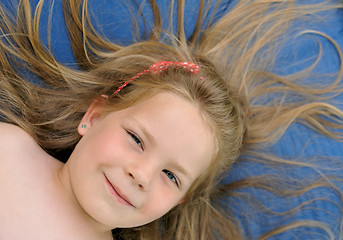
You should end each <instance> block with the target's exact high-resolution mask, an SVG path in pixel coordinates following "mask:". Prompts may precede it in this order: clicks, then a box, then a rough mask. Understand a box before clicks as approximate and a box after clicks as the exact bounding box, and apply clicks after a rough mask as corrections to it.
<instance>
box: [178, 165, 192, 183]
mask: <svg viewBox="0 0 343 240" xmlns="http://www.w3.org/2000/svg"><path fill="white" fill-rule="evenodd" d="M173 166H174V168H175V169H176V170H177V171H178V172H180V173H181V174H182V175H183V176H184V177H185V178H187V179H188V181H189V182H190V183H191V182H192V181H193V178H192V176H191V174H190V173H189V172H188V171H187V170H186V169H185V168H184V167H183V166H182V165H181V164H180V163H179V162H177V161H175V162H173ZM181 185H182V183H181Z"/></svg>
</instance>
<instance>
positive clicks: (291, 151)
mask: <svg viewBox="0 0 343 240" xmlns="http://www.w3.org/2000/svg"><path fill="white" fill-rule="evenodd" d="M125 2H126V1H118V0H117V1H115V0H113V1H101V0H92V1H90V9H92V15H93V16H96V17H95V18H94V19H93V24H94V25H96V26H97V29H99V31H101V32H102V34H103V35H104V36H106V37H107V38H108V39H109V40H112V41H115V42H117V43H118V42H119V43H122V44H129V43H131V42H132V41H133V40H132V23H131V21H130V13H129V12H128V11H126V10H125V9H126V8H125ZM128 2H129V1H128ZM158 2H159V3H160V7H161V9H162V12H163V11H165V12H167V10H168V2H169V1H158ZM2 3H3V4H5V5H6V6H8V7H9V9H13V7H11V5H12V4H13V3H11V1H9V0H8V1H6V0H2ZM196 3H197V0H189V1H187V4H186V12H187V14H185V17H186V19H185V23H186V33H187V36H189V35H190V33H191V32H192V30H193V28H194V26H195V20H196V14H197V9H196V8H194V6H196V5H197V4H196ZM35 4H36V1H32V5H35ZM46 5H47V6H46V7H45V8H44V10H43V17H42V24H41V37H42V39H43V42H44V43H45V44H46V45H48V37H47V36H48V34H49V28H47V27H46V26H47V24H48V22H49V18H48V16H49V11H50V10H51V9H50V8H49V4H46ZM233 6H234V1H229V0H227V1H223V2H222V3H221V5H220V6H219V8H218V10H217V11H216V14H215V15H214V19H219V18H220V17H221V16H222V15H223V14H225V13H226V12H227V11H229V10H230V8H232V7H233ZM52 11H53V13H52V15H51V16H52V18H51V23H52V27H51V29H52V31H51V32H50V34H51V49H52V52H53V54H54V55H55V57H56V58H57V59H58V60H59V61H61V62H63V63H65V64H67V65H69V66H72V67H76V63H75V60H74V57H73V55H72V51H71V47H70V45H69V40H68V37H67V32H66V28H65V22H64V19H63V13H62V6H61V2H60V1H56V2H55V6H54V8H53V9H52ZM144 11H145V14H146V26H147V29H151V25H152V22H153V21H152V13H151V10H150V9H149V8H148V7H146V8H144ZM342 13H343V12H342V10H330V11H328V12H325V13H322V14H321V16H322V19H318V21H316V22H304V21H302V22H296V23H294V27H297V26H298V25H299V24H302V29H307V30H315V31H320V32H322V33H324V34H327V35H328V36H330V37H331V38H332V39H333V40H334V41H336V42H337V43H338V45H339V46H340V47H341V48H342V49H343V14H342ZM161 15H162V16H165V15H163V14H161ZM209 15H210V14H209ZM167 17H168V16H166V18H167ZM140 23H141V25H140V28H141V29H143V27H144V24H143V20H142V21H140ZM141 33H142V34H143V31H142V32H141ZM319 43H320V44H321V45H322V47H323V52H324V54H323V56H322V58H321V60H320V61H319V63H318V65H317V67H316V68H315V70H314V72H315V73H332V72H336V71H337V70H338V67H339V66H338V64H339V61H338V54H337V51H336V50H335V49H334V47H333V45H332V43H330V41H328V40H327V39H325V38H324V37H321V36H318V35H317V36H316V35H315V34H314V33H310V32H308V33H304V34H303V35H301V36H297V35H296V33H290V36H289V40H288V41H287V42H286V43H285V46H284V47H283V49H282V51H281V52H280V53H279V56H278V61H277V64H276V67H275V69H274V71H275V72H277V73H278V74H281V75H286V74H289V73H293V72H296V71H299V70H301V69H303V68H305V67H308V66H310V65H311V64H312V63H313V62H314V61H315V60H316V57H317V56H318V53H319V45H318V44H319ZM299 62H300V63H299ZM295 63H298V64H295ZM308 81H309V83H311V84H314V83H315V82H316V81H332V79H330V78H329V77H327V78H320V79H316V78H311V79H309V80H308ZM334 100H335V105H336V106H337V107H339V108H341V109H343V105H342V104H343V96H337V97H336V98H335V99H334ZM270 151H272V152H273V153H274V154H276V155H278V156H282V157H285V158H289V159H293V158H301V159H304V161H305V162H306V161H307V162H311V161H316V162H318V164H319V165H320V166H321V167H323V168H322V169H318V170H317V171H316V170H315V169H311V168H306V167H303V168H284V169H282V170H281V171H282V173H283V174H287V175H290V176H293V177H294V178H298V179H301V178H304V179H306V176H309V175H311V176H313V175H318V176H319V175H320V173H321V172H323V173H325V172H330V173H331V174H334V175H337V176H341V177H342V176H343V169H342V167H341V166H340V165H339V164H338V163H337V161H332V158H335V159H339V160H342V161H341V162H342V163H343V143H340V142H338V141H335V140H332V139H329V138H327V137H323V136H321V135H318V134H317V133H315V132H314V131H313V130H311V129H309V128H307V127H305V126H303V125H301V124H293V125H292V126H291V127H290V129H289V130H288V131H287V132H286V134H285V135H284V136H283V137H282V138H281V139H280V141H279V142H278V143H277V144H276V145H275V146H273V147H272V148H271V149H270ZM316 156H321V157H320V158H318V157H316ZM324 168H326V169H324ZM266 171H269V170H268V169H267V168H266V167H265V166H260V165H258V164H255V165H251V164H242V165H239V166H238V165H237V166H235V169H234V170H233V171H232V173H231V174H230V176H228V178H227V179H228V180H234V179H239V178H242V177H245V176H251V175H258V174H263V173H264V172H266ZM340 190H341V191H343V186H341V188H340ZM247 191H251V192H252V194H254V195H255V196H256V197H257V198H258V199H260V200H261V201H263V202H264V203H265V204H266V205H268V206H270V207H271V209H273V210H274V211H276V212H281V211H284V210H287V209H289V208H290V207H294V206H297V205H298V204H301V203H303V202H305V201H307V200H311V199H317V200H316V201H313V202H312V203H310V204H309V205H307V206H306V207H304V208H300V209H299V210H298V211H297V212H296V213H295V214H293V215H292V216H291V217H290V218H284V217H282V216H280V217H277V216H274V215H268V214H259V213H253V210H252V209H250V207H249V205H245V204H244V203H240V202H235V200H234V199H231V200H228V201H231V203H230V204H231V205H232V206H233V207H232V209H231V210H232V211H233V212H234V213H235V214H236V215H237V216H238V218H239V219H240V221H241V225H242V228H243V230H244V232H245V234H246V235H247V236H248V238H249V239H254V238H256V237H257V236H259V235H260V234H262V233H264V232H265V231H267V230H269V229H272V228H273V227H275V226H279V225H282V224H287V223H288V222H291V221H297V220H303V219H306V220H320V221H322V222H324V223H326V224H327V225H328V228H329V229H331V231H332V236H331V237H333V238H334V239H342V238H343V237H342V236H340V234H339V233H340V227H341V226H340V221H341V218H342V212H341V210H340V209H339V207H338V206H337V204H339V200H340V199H339V196H338V195H337V194H336V192H335V191H333V190H328V189H326V188H316V189H313V190H311V191H310V192H308V193H307V194H305V195H302V196H299V197H297V198H292V199H282V198H278V197H277V196H273V195H269V194H268V193H264V192H263V191H259V190H256V191H254V190H252V189H248V190H247ZM324 197H325V198H327V199H330V200H331V202H329V201H327V200H322V198H324ZM242 212H244V213H246V212H248V213H249V212H251V214H242ZM329 237H330V236H329V235H327V234H324V232H323V231H321V230H320V229H316V230H315V229H312V228H307V227H299V228H298V229H296V230H292V231H289V232H286V233H282V234H279V235H276V236H275V237H273V238H272V239H284V240H286V239H301V240H306V239H327V238H329Z"/></svg>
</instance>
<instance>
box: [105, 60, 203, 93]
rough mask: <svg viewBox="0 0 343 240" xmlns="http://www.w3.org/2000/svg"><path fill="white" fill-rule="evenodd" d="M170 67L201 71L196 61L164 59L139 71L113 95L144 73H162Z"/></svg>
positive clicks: (195, 72) (193, 71)
mask: <svg viewBox="0 0 343 240" xmlns="http://www.w3.org/2000/svg"><path fill="white" fill-rule="evenodd" d="M169 67H174V68H182V69H185V70H187V71H189V72H191V73H194V74H197V73H198V72H200V67H199V66H198V65H196V64H194V63H190V62H170V61H163V62H158V63H155V64H154V65H151V66H150V67H149V68H148V69H146V70H144V71H142V72H140V73H137V74H136V75H135V76H133V77H132V78H130V79H129V80H127V81H126V82H124V83H123V84H122V85H121V86H120V87H119V88H118V89H117V90H116V91H115V92H114V93H113V94H112V95H111V97H113V96H114V95H115V94H116V93H118V92H120V90H122V89H123V88H124V87H126V85H128V84H129V83H130V82H131V81H133V80H135V79H136V78H139V77H140V76H142V75H143V74H146V73H148V72H150V73H154V74H158V73H162V72H164V71H165V70H167V69H168V68H169Z"/></svg>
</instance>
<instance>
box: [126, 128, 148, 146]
mask: <svg viewBox="0 0 343 240" xmlns="http://www.w3.org/2000/svg"><path fill="white" fill-rule="evenodd" d="M126 132H127V133H128V134H129V135H130V136H131V138H132V139H133V141H135V142H136V144H137V145H138V146H140V148H141V149H142V150H144V148H143V142H142V140H141V139H140V138H139V137H138V136H137V135H136V134H134V133H132V132H130V131H127V130H126Z"/></svg>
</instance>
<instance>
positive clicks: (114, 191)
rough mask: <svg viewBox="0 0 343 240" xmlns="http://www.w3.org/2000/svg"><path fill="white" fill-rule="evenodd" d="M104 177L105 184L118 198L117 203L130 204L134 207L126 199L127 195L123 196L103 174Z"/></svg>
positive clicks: (131, 205)
mask: <svg viewBox="0 0 343 240" xmlns="http://www.w3.org/2000/svg"><path fill="white" fill-rule="evenodd" d="M104 176H105V178H106V182H107V185H108V187H109V189H110V192H111V194H112V195H113V196H114V197H115V198H116V199H117V200H118V202H119V203H121V204H122V205H126V206H130V207H135V206H134V205H133V204H132V203H131V202H130V201H129V200H128V199H127V197H125V196H123V195H122V194H121V193H120V192H118V190H117V189H116V188H115V187H114V186H113V185H112V183H111V182H110V180H109V179H108V178H107V176H106V175H105V174H104Z"/></svg>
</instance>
